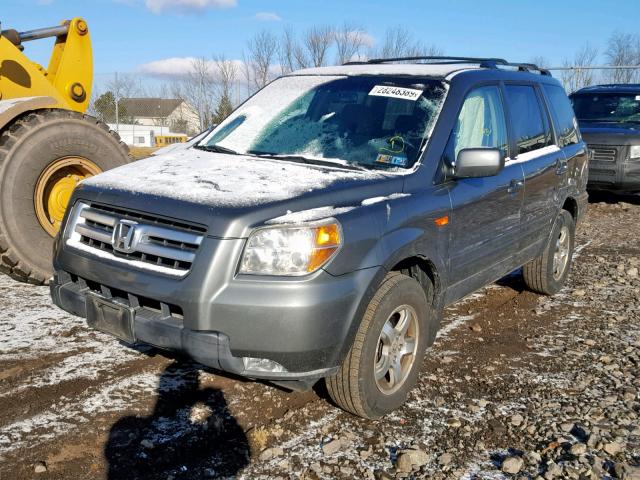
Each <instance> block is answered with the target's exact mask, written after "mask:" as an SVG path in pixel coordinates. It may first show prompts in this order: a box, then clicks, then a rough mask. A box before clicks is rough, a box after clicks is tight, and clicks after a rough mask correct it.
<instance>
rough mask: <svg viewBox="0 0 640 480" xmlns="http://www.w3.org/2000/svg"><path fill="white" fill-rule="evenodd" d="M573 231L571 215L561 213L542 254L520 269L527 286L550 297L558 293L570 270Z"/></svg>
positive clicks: (573, 238)
mask: <svg viewBox="0 0 640 480" xmlns="http://www.w3.org/2000/svg"><path fill="white" fill-rule="evenodd" d="M575 230H576V227H575V222H574V221H573V217H572V216H571V214H570V213H569V212H567V211H566V210H561V211H560V213H559V214H558V218H557V219H556V222H555V224H554V226H553V232H552V234H551V239H550V241H549V244H548V245H547V247H546V248H545V249H544V252H542V254H541V255H540V256H539V257H537V258H535V259H533V260H531V261H530V262H529V263H527V264H526V265H524V266H523V267H522V275H523V278H524V283H525V284H526V285H527V287H529V288H530V289H531V290H533V291H534V292H538V293H542V294H544V295H553V294H555V293H558V292H559V291H560V289H561V288H562V287H563V286H564V284H565V282H566V280H567V277H568V276H569V271H570V270H571V259H572V256H573V246H574V241H575V233H576V232H575Z"/></svg>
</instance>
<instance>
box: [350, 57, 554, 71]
mask: <svg viewBox="0 0 640 480" xmlns="http://www.w3.org/2000/svg"><path fill="white" fill-rule="evenodd" d="M420 60H424V61H428V63H429V64H432V65H450V64H456V63H471V64H478V65H479V66H480V67H481V68H498V67H499V66H504V67H516V68H517V69H518V70H519V71H522V72H532V71H538V72H540V74H541V75H551V73H550V72H549V71H548V70H546V69H544V68H540V67H538V66H537V65H535V64H533V63H512V62H508V61H507V60H505V59H504V58H493V57H450V56H440V55H439V56H415V57H392V58H372V59H371V60H366V61H355V62H346V63H345V64H344V65H367V64H381V63H391V62H415V61H420Z"/></svg>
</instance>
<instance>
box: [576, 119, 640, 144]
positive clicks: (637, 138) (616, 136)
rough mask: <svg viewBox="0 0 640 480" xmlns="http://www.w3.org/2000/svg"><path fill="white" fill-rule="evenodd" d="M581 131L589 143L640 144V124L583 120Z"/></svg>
mask: <svg viewBox="0 0 640 480" xmlns="http://www.w3.org/2000/svg"><path fill="white" fill-rule="evenodd" d="M580 132H581V133H582V136H583V138H584V140H585V142H587V143H591V144H598V145H638V144H640V124H635V123H592V122H581V123H580Z"/></svg>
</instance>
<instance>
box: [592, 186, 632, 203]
mask: <svg viewBox="0 0 640 480" xmlns="http://www.w3.org/2000/svg"><path fill="white" fill-rule="evenodd" d="M600 202H603V203H608V204H614V203H621V202H624V203H630V204H632V205H640V194H635V195H634V194H630V193H615V192H607V191H605V190H590V191H589V203H600Z"/></svg>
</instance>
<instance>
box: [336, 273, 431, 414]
mask: <svg viewBox="0 0 640 480" xmlns="http://www.w3.org/2000/svg"><path fill="white" fill-rule="evenodd" d="M404 307H410V309H412V310H413V313H415V314H416V322H417V325H418V329H417V332H416V331H415V329H413V334H414V338H415V340H417V341H416V342H415V343H416V346H415V349H414V350H413V351H414V352H415V354H414V355H413V362H412V363H411V364H410V366H409V363H408V362H407V363H406V367H407V368H406V374H405V376H404V381H402V382H401V383H399V384H398V385H396V387H395V390H394V388H393V387H390V388H388V389H386V390H387V391H383V389H381V388H380V387H379V384H378V382H379V381H380V382H382V383H386V382H387V380H388V379H389V378H390V377H388V376H385V377H383V378H381V379H380V380H378V381H377V380H376V377H375V373H376V361H377V359H378V358H380V353H381V351H382V350H381V349H380V346H381V345H382V343H381V342H382V338H381V335H382V329H383V326H385V324H386V323H387V321H388V320H391V319H392V318H393V317H394V316H395V315H392V314H394V312H395V311H396V310H397V309H398V308H404ZM396 315H399V314H396ZM438 320H439V319H438V318H437V315H434V312H433V309H432V307H431V306H430V305H429V303H428V301H427V296H426V295H425V290H424V289H423V287H422V286H421V285H420V284H419V283H418V282H417V281H416V280H414V279H413V278H411V277H409V276H407V275H403V274H401V273H399V272H391V273H389V274H387V276H386V277H385V278H384V280H383V281H382V284H381V285H380V287H379V288H378V290H377V291H376V293H375V294H374V296H373V298H372V299H371V301H370V303H369V305H368V307H367V309H366V311H365V313H364V316H363V318H362V322H361V323H360V326H359V328H358V331H357V333H356V337H355V340H354V343H353V345H352V347H351V349H350V350H349V353H348V354H347V356H346V358H345V359H344V361H343V363H342V365H341V366H340V369H339V370H338V372H337V373H336V374H335V375H333V376H331V377H328V378H327V379H326V385H327V390H328V392H329V395H330V396H331V398H332V400H333V401H334V402H335V403H336V404H337V405H338V406H339V407H341V408H342V409H344V410H346V411H348V412H351V413H353V414H354V415H358V416H360V417H364V418H369V419H374V418H379V417H381V416H382V415H385V414H387V413H389V412H391V411H393V410H395V409H397V408H398V407H400V406H401V405H402V404H403V403H404V402H405V401H406V399H407V395H408V394H409V392H410V391H411V389H412V388H413V387H414V385H415V383H416V380H417V377H418V373H419V372H420V368H421V367H422V360H423V358H424V353H425V350H426V348H427V346H428V345H429V343H431V342H433V338H435V331H436V330H437V327H438V323H437V322H438ZM398 323H400V322H398ZM411 330H412V329H411V328H410V329H409V330H407V332H408V333H407V339H408V340H410V339H409V338H408V337H409V336H410V333H411ZM394 331H395V330H394ZM403 358H408V356H407V357H403ZM382 363H384V362H383V361H378V364H379V365H382ZM380 370H381V371H383V370H384V367H383V368H381V369H380ZM389 373H391V371H389ZM385 387H386V385H385Z"/></svg>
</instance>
